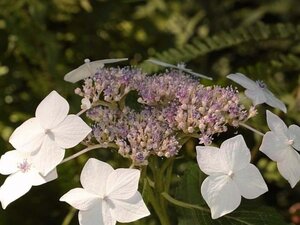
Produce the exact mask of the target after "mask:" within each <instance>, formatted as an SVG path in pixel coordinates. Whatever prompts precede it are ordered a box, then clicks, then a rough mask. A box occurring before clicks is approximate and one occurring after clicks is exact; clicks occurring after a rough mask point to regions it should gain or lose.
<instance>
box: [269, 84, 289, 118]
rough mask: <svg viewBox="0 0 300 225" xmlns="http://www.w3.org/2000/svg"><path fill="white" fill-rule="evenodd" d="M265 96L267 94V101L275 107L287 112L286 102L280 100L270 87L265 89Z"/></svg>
mask: <svg viewBox="0 0 300 225" xmlns="http://www.w3.org/2000/svg"><path fill="white" fill-rule="evenodd" d="M264 91H265V96H266V103H267V104H268V105H270V106H272V107H274V108H278V109H280V110H281V111H283V112H284V113H286V111H287V110H286V106H285V104H284V103H283V102H282V101H280V100H279V99H278V98H276V97H275V96H274V94H273V93H272V92H271V91H269V90H268V89H265V90H264Z"/></svg>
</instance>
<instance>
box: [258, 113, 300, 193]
mask: <svg viewBox="0 0 300 225" xmlns="http://www.w3.org/2000/svg"><path fill="white" fill-rule="evenodd" d="M267 123H268V126H269V128H270V130H271V131H268V132H267V133H266V134H265V135H264V137H263V140H262V144H261V146H260V148H259V149H260V151H262V152H263V153H265V154H266V155H267V156H268V157H269V158H270V159H272V160H273V161H275V162H277V167H278V170H279V172H280V174H281V175H282V176H283V177H284V178H285V179H287V180H288V182H289V183H290V185H291V187H295V185H296V184H297V183H298V181H299V180H300V155H299V153H298V152H297V151H300V127H299V126H297V125H294V124H293V125H291V126H289V127H287V126H286V125H285V123H284V122H283V121H282V120H281V119H280V118H279V117H278V116H277V115H275V114H274V113H272V112H270V111H267Z"/></svg>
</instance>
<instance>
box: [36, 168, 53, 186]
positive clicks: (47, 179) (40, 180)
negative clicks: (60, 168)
mask: <svg viewBox="0 0 300 225" xmlns="http://www.w3.org/2000/svg"><path fill="white" fill-rule="evenodd" d="M57 177H58V176H57V170H56V169H54V170H52V171H50V172H49V173H48V174H47V175H46V176H42V175H40V173H39V172H38V171H37V170H35V171H34V172H33V173H32V175H31V184H32V186H38V185H41V184H45V183H47V182H50V181H52V180H55V179H56V178H57Z"/></svg>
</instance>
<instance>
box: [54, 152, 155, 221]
mask: <svg viewBox="0 0 300 225" xmlns="http://www.w3.org/2000/svg"><path fill="white" fill-rule="evenodd" d="M139 177H140V172H139V171H138V170H136V169H116V170H114V169H113V168H112V167H111V166H110V165H109V164H107V163H104V162H101V161H99V160H97V159H93V158H91V159H89V160H88V161H87V163H86V164H85V166H84V168H83V169H82V172H81V176H80V181H81V184H82V186H83V188H75V189H72V190H70V191H69V192H67V193H66V194H65V195H63V196H62V197H61V198H60V201H65V202H67V203H69V204H70V205H72V206H73V207H74V208H76V209H79V210H80V211H79V214H78V218H79V224H80V225H90V224H97V225H102V224H103V225H115V224H116V221H118V222H121V223H129V222H133V221H135V220H138V219H140V218H143V217H145V216H148V215H150V213H149V211H148V209H147V207H146V205H145V203H144V201H143V199H142V197H141V194H140V193H139V192H138V191H137V189H138V182H139Z"/></svg>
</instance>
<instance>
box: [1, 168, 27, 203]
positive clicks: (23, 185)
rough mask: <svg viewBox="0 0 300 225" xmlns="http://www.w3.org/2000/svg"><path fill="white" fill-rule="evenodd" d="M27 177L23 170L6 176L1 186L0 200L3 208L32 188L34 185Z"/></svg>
mask: <svg viewBox="0 0 300 225" xmlns="http://www.w3.org/2000/svg"><path fill="white" fill-rule="evenodd" d="M27 178H28V177H27V176H26V173H22V172H17V173H15V174H12V175H10V176H8V177H7V178H6V180H5V182H4V184H3V185H2V186H1V187H0V201H1V204H2V208H3V209H5V208H6V207H7V206H8V205H9V204H10V203H11V202H13V201H15V200H16V199H18V198H20V197H21V196H23V195H24V194H26V193H27V192H28V191H29V190H30V188H31V186H32V185H31V183H30V181H29V180H28V179H27Z"/></svg>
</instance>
